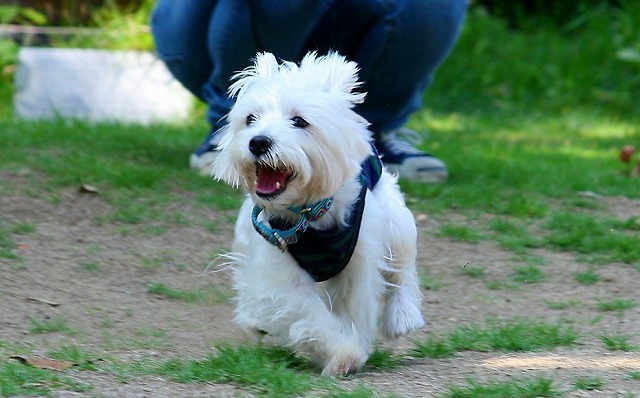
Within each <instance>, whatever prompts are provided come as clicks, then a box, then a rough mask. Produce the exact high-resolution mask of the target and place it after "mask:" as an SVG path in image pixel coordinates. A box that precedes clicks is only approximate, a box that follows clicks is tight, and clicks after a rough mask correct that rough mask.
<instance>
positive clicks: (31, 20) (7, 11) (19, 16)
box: [0, 5, 47, 25]
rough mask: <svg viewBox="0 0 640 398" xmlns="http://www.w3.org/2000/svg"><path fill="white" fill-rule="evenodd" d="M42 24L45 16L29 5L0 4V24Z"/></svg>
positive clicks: (45, 21) (45, 18)
mask: <svg viewBox="0 0 640 398" xmlns="http://www.w3.org/2000/svg"><path fill="white" fill-rule="evenodd" d="M9 23H12V24H21V25H44V24H46V23H47V17H46V16H45V15H44V14H43V13H41V12H39V11H37V10H35V9H33V8H30V7H19V6H16V5H0V24H9Z"/></svg>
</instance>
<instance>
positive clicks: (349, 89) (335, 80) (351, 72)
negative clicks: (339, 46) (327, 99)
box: [300, 52, 366, 104]
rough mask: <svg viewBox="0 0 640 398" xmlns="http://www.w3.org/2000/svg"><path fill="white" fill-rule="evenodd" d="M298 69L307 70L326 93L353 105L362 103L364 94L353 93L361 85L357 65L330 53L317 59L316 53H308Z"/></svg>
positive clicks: (335, 53)
mask: <svg viewBox="0 0 640 398" xmlns="http://www.w3.org/2000/svg"><path fill="white" fill-rule="evenodd" d="M300 69H302V70H303V71H304V70H308V71H309V72H310V73H311V74H312V76H313V77H314V79H317V80H319V81H320V82H321V84H323V85H324V87H325V89H326V90H327V91H328V92H330V93H333V94H338V95H342V96H345V97H346V98H347V99H348V100H349V101H350V102H352V103H354V104H359V103H361V102H362V101H364V97H365V95H366V93H358V92H354V90H355V89H356V88H358V87H360V85H361V82H359V81H358V71H359V68H358V64H356V63H355V62H353V61H347V59H346V58H345V57H344V56H342V55H340V54H339V53H337V52H330V53H328V54H327V55H323V56H320V57H318V54H317V53H316V52H310V53H308V54H307V55H305V56H304V58H303V59H302V62H301V63H300Z"/></svg>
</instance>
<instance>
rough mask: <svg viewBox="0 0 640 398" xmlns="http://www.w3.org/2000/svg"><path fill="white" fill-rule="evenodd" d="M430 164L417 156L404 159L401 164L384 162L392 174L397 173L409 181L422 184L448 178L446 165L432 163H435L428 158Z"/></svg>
mask: <svg viewBox="0 0 640 398" xmlns="http://www.w3.org/2000/svg"><path fill="white" fill-rule="evenodd" d="M429 163H432V164H430V165H427V164H425V161H424V159H421V158H420V157H417V158H415V159H406V160H405V161H404V162H402V164H399V165H398V164H385V167H386V168H387V170H388V171H389V172H391V173H393V174H397V175H398V177H399V178H401V179H404V180H409V181H415V182H420V183H424V184H441V183H444V182H446V181H447V178H449V172H448V171H447V168H446V166H444V163H442V162H439V163H442V166H440V165H437V164H433V163H436V162H435V161H433V159H430V162H429Z"/></svg>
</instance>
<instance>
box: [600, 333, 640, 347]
mask: <svg viewBox="0 0 640 398" xmlns="http://www.w3.org/2000/svg"><path fill="white" fill-rule="evenodd" d="M600 341H601V342H602V344H604V346H605V348H606V349H607V350H610V351H638V350H640V346H637V345H634V344H632V343H631V336H627V335H623V334H609V335H603V336H600Z"/></svg>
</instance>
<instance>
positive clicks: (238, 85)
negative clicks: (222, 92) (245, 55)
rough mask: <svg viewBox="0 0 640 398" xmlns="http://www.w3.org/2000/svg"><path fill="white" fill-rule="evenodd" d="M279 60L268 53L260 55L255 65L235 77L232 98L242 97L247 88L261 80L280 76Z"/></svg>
mask: <svg viewBox="0 0 640 398" xmlns="http://www.w3.org/2000/svg"><path fill="white" fill-rule="evenodd" d="M278 69H279V66H278V60H277V59H276V57H275V56H274V55H273V54H271V53H268V52H264V53H258V54H257V55H256V57H255V59H254V60H253V65H251V66H249V67H248V68H246V69H244V70H243V71H241V72H238V73H236V74H235V75H233V77H232V78H231V80H234V82H233V84H231V86H230V87H229V95H230V96H231V97H241V96H242V94H243V93H244V92H245V91H246V90H247V88H248V87H249V86H250V85H251V84H252V83H254V82H256V81H257V80H258V79H260V78H270V77H275V76H277V75H278Z"/></svg>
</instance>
